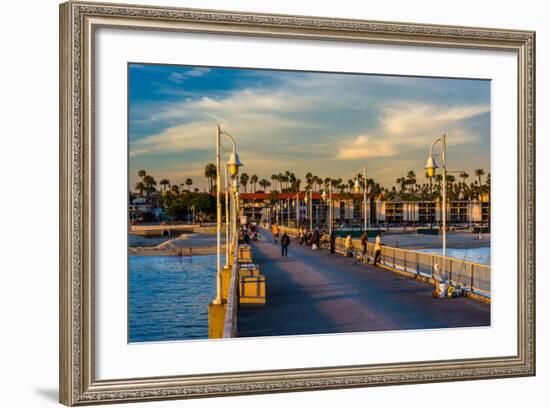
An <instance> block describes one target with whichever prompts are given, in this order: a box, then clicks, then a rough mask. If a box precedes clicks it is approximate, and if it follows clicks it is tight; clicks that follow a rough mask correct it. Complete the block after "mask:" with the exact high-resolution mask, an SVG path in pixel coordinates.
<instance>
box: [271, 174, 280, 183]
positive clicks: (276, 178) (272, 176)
mask: <svg viewBox="0 0 550 408" xmlns="http://www.w3.org/2000/svg"><path fill="white" fill-rule="evenodd" d="M271 180H272V181H273V183H274V184H275V183H277V182H278V181H279V182H280V180H279V175H278V174H272V175H271Z"/></svg>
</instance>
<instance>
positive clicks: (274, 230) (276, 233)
mask: <svg viewBox="0 0 550 408" xmlns="http://www.w3.org/2000/svg"><path fill="white" fill-rule="evenodd" d="M271 232H272V233H273V240H274V241H275V242H277V241H279V226H278V225H277V223H275V224H273V228H272V229H271Z"/></svg>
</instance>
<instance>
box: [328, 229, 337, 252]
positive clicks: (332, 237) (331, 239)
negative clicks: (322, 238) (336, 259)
mask: <svg viewBox="0 0 550 408" xmlns="http://www.w3.org/2000/svg"><path fill="white" fill-rule="evenodd" d="M328 239H329V249H330V253H331V254H333V253H335V252H336V234H335V233H334V231H331V232H330V236H329V238H328Z"/></svg>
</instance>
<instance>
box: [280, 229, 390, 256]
mask: <svg viewBox="0 0 550 408" xmlns="http://www.w3.org/2000/svg"><path fill="white" fill-rule="evenodd" d="M271 232H272V234H273V240H274V242H275V243H277V242H279V241H280V242H281V255H282V257H283V258H285V257H288V246H289V245H290V237H289V236H288V234H287V233H286V231H282V236H280V234H281V228H280V227H279V225H278V224H277V223H275V224H273V226H272V228H271ZM295 241H296V242H297V243H298V244H299V245H307V246H311V248H312V249H313V250H319V249H321V245H326V244H328V249H329V251H330V253H331V254H333V253H335V252H336V235H335V233H334V231H331V232H330V234H327V232H326V231H325V230H324V229H323V230H321V231H320V230H319V228H318V227H315V228H314V229H313V230H312V229H310V228H308V227H299V228H298V230H297V232H296V238H295ZM359 244H360V246H361V256H360V258H359V259H358V261H361V262H363V263H367V264H368V263H370V259H369V257H368V250H367V249H368V234H367V232H366V231H364V232H363V233H362V234H361V237H360V238H359ZM381 254H382V240H381V238H380V234H378V235H377V236H376V239H375V241H374V258H373V265H374V266H376V265H377V264H378V262H379V261H380V256H381ZM344 256H349V257H354V256H355V248H354V244H353V239H352V237H351V235H348V236H347V237H346V239H345V241H344ZM356 263H357V262H356Z"/></svg>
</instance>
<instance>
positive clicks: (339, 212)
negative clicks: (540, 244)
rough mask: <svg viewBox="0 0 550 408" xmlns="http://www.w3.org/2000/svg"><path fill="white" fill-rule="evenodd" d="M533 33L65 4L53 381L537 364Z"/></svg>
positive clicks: (438, 373)
mask: <svg viewBox="0 0 550 408" xmlns="http://www.w3.org/2000/svg"><path fill="white" fill-rule="evenodd" d="M534 42H535V33H534V32H531V31H512V30H505V29H489V28H466V27H454V26H434V25H421V24H411V23H394V22H392V23H390V22H374V21H362V20H344V19H331V18H318V17H303V16H286V15H264V14H247V13H239V12H227V11H212V10H195V9H178V8H163V7H149V6H134V5H106V4H99V3H88V2H68V3H64V4H62V5H61V6H60V101H61V105H60V156H61V163H60V173H61V174H60V183H61V186H60V220H61V221H60V237H61V238H60V400H61V402H62V403H64V404H66V405H78V404H90V403H107V402H128V401H146V400H158V399H164V398H166V399H168V398H193V397H204V396H223V395H234V394H252V393H266V392H282V391H305V390H315V389H331V388H344V387H362V386H373V385H392V384H406V383H422V382H435V381H450V380H470V379H481V378H483V379H486V378H502V377H511V376H528V375H534V374H535V320H534V315H535V299H534V293H535V292H534V289H535V253H534V251H535V247H534V238H535V206H534V198H535V163H534V161H535V156H534V146H535V143H534V142H535V95H534V89H535V88H534V82H535V54H534V52H535V51H534V50H535V45H534Z"/></svg>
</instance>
